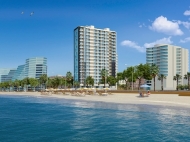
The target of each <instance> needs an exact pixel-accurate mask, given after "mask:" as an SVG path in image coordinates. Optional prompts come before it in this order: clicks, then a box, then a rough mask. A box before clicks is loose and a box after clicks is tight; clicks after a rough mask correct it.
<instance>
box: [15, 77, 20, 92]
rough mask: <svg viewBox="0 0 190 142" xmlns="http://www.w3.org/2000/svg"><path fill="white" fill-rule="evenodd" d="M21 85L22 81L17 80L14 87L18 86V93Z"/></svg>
mask: <svg viewBox="0 0 190 142" xmlns="http://www.w3.org/2000/svg"><path fill="white" fill-rule="evenodd" d="M20 83H21V81H20V80H17V79H16V80H15V81H14V86H16V88H17V91H19V87H20Z"/></svg>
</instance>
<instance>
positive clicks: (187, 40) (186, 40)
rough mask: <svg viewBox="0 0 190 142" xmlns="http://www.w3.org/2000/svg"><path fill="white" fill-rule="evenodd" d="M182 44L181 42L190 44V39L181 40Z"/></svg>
mask: <svg viewBox="0 0 190 142" xmlns="http://www.w3.org/2000/svg"><path fill="white" fill-rule="evenodd" d="M180 42H181V43H186V42H190V37H187V38H185V39H181V40H180Z"/></svg>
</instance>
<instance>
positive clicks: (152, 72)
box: [150, 64, 159, 91]
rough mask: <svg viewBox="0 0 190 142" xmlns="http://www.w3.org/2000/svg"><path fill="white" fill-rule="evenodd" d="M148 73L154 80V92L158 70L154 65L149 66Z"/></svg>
mask: <svg viewBox="0 0 190 142" xmlns="http://www.w3.org/2000/svg"><path fill="white" fill-rule="evenodd" d="M150 72H151V75H152V78H153V79H154V91H155V78H156V76H157V75H158V73H159V68H158V66H157V65H156V64H152V66H150Z"/></svg>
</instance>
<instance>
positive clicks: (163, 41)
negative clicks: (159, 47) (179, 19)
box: [121, 37, 173, 53]
mask: <svg viewBox="0 0 190 142" xmlns="http://www.w3.org/2000/svg"><path fill="white" fill-rule="evenodd" d="M172 43H173V41H171V37H168V38H162V39H158V40H156V41H154V42H150V43H145V44H144V46H140V45H138V43H136V42H134V41H130V40H124V41H122V42H121V45H122V46H126V47H130V48H134V49H136V50H137V51H139V52H142V53H144V52H145V51H146V48H149V47H154V45H156V44H172Z"/></svg>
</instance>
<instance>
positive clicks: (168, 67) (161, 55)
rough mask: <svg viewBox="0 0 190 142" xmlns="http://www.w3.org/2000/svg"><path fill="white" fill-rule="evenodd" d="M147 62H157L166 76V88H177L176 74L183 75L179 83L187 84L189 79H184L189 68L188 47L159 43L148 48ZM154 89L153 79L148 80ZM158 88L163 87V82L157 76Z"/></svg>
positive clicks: (164, 82)
mask: <svg viewBox="0 0 190 142" xmlns="http://www.w3.org/2000/svg"><path fill="white" fill-rule="evenodd" d="M146 62H147V63H148V64H150V65H151V64H156V65H157V66H158V67H159V70H160V73H159V74H163V75H165V76H166V79H164V81H163V88H164V90H176V81H174V80H173V77H174V76H176V74H179V75H181V77H182V79H180V80H179V84H181V85H185V84H187V80H185V79H184V75H185V74H187V72H188V70H189V51H188V49H185V48H182V47H179V46H174V45H168V44H157V45H155V46H154V47H152V48H147V49H146ZM148 83H149V84H150V85H151V84H152V85H151V88H152V89H153V87H154V86H153V81H150V82H148ZM155 86H156V90H160V89H161V83H160V81H158V80H157V78H156V85H155Z"/></svg>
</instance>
